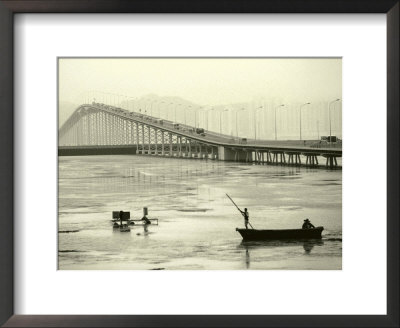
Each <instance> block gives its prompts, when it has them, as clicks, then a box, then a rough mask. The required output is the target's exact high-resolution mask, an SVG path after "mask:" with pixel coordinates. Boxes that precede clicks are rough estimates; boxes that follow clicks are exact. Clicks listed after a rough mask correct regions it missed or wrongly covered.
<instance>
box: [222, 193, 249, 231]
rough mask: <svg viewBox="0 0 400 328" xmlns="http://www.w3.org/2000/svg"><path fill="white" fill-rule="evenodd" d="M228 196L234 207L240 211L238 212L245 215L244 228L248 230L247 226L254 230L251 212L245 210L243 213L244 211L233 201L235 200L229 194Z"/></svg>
mask: <svg viewBox="0 0 400 328" xmlns="http://www.w3.org/2000/svg"><path fill="white" fill-rule="evenodd" d="M226 195H227V196H228V198H229V199H230V200H231V202H232V203H233V205H235V206H236V208H237V209H238V211H239V212H240V213H241V214H242V215H243V218H244V226H245V227H246V229H248V227H247V225H249V226H250V227H251V228H252V229H254V228H253V226H252V225H251V223H250V222H249V217H250V214H249V212H248V211H247V208H245V209H244V211H242V210H241V209H240V208H239V207H238V206H237V205H236V204H235V202H234V201H233V199H232V198H230V197H229V195H228V194H226Z"/></svg>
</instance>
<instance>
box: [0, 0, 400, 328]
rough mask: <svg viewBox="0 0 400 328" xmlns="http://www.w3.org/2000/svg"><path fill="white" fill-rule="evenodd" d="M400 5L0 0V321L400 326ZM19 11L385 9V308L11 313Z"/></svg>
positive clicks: (375, 1) (391, 0)
mask: <svg viewBox="0 0 400 328" xmlns="http://www.w3.org/2000/svg"><path fill="white" fill-rule="evenodd" d="M399 7H400V6H399V1H398V0H308V1H303V0H269V1H266V0H264V1H262V0H261V1H260V0H246V1H245V0H229V1H227V0H220V1H217V0H201V1H200V0H197V1H195V0H191V1H189V0H168V1H166V0H146V1H141V0H132V1H131V0H92V1H73V0H59V1H55V0H38V1H31V0H27V1H19V0H0V72H1V74H0V114H1V116H0V117H1V119H0V150H1V155H0V211H1V213H2V215H1V218H0V324H1V325H3V326H4V327H150V326H151V327H158V326H176V327H198V326H206V327H222V326H225V327H240V326H247V327H399V278H398V277H399V204H398V199H399V93H398V90H399V27H400V26H399ZM16 13H384V14H386V17H387V243H388V244H387V315H366V316H359V315H345V316H342V315H327V316H324V315H316V316H314V315H313V316H309V315H302V316H299V315H295V316H282V315H268V316H264V315H256V316H224V315H214V316H208V315H195V316H187V315H152V316H141V315H132V316H127V315H118V316H106V315H93V316H90V315H35V316H31V315H14V306H13V304H14V296H13V285H14V278H13V277H14V270H13V242H14V240H13V231H14V227H13V206H14V196H13V191H14V187H13V184H14V168H13V167H14V161H13V154H14V144H13V141H14V138H13V135H14V132H18V131H17V130H14V125H13V124H14V120H13V118H14V114H13V17H14V14H16ZM366 288H368V286H366ZM238 301H243V300H238Z"/></svg>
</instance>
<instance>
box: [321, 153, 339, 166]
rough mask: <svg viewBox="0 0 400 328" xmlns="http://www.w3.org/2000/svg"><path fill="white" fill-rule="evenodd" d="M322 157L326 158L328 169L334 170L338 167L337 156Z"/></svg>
mask: <svg viewBox="0 0 400 328" xmlns="http://www.w3.org/2000/svg"><path fill="white" fill-rule="evenodd" d="M322 156H323V157H326V167H329V168H331V169H333V168H335V167H337V166H338V164H337V159H336V156H332V155H322Z"/></svg>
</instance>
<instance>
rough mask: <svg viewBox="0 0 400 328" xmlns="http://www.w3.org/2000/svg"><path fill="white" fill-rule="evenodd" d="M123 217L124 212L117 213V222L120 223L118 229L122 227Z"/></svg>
mask: <svg viewBox="0 0 400 328" xmlns="http://www.w3.org/2000/svg"><path fill="white" fill-rule="evenodd" d="M123 216H124V212H123V211H119V221H120V227H122V218H123Z"/></svg>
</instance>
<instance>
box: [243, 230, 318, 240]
mask: <svg viewBox="0 0 400 328" xmlns="http://www.w3.org/2000/svg"><path fill="white" fill-rule="evenodd" d="M323 230H324V227H316V228H313V229H280V230H257V229H239V228H236V231H237V232H239V233H240V235H241V236H242V238H243V240H279V239H321V238H322V237H321V233H322V231H323Z"/></svg>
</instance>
